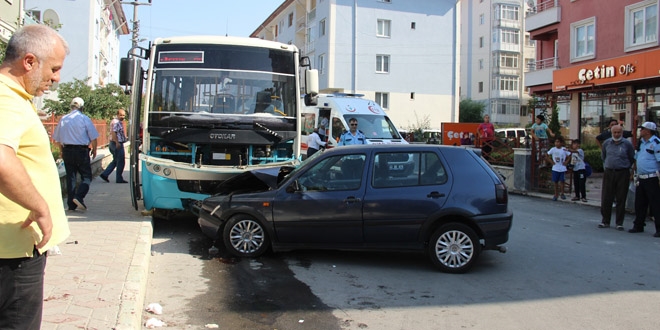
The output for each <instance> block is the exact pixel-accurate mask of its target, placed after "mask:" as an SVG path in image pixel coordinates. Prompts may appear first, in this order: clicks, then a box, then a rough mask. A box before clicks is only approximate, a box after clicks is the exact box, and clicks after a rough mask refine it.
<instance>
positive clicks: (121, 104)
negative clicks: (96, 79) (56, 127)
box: [44, 78, 131, 119]
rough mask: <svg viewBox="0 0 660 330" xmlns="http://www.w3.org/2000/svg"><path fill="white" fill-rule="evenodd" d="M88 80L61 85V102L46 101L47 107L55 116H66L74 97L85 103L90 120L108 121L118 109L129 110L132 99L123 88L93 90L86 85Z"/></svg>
mask: <svg viewBox="0 0 660 330" xmlns="http://www.w3.org/2000/svg"><path fill="white" fill-rule="evenodd" d="M88 80H89V78H87V79H85V80H81V79H74V81H73V82H71V83H62V84H60V85H59V88H58V97H59V100H45V101H44V103H45V107H46V108H48V109H49V110H50V112H52V113H53V114H55V115H64V114H66V113H68V112H69V111H70V110H71V108H70V104H71V100H72V99H73V98H74V97H80V98H82V99H83V101H85V106H84V112H85V114H86V115H88V116H89V117H90V118H94V119H108V118H112V116H114V115H115V114H116V112H117V109H119V108H124V109H128V106H129V105H130V104H131V99H130V96H129V95H126V94H125V93H124V90H123V89H122V88H121V86H119V85H117V84H108V85H106V86H99V85H96V86H95V87H96V88H95V89H92V87H90V86H89V85H87V83H86V82H87V81H88Z"/></svg>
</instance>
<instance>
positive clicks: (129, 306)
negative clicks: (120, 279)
mask: <svg viewBox="0 0 660 330" xmlns="http://www.w3.org/2000/svg"><path fill="white" fill-rule="evenodd" d="M144 218H145V219H144V220H143V221H142V227H141V228H140V237H139V238H138V241H137V242H136V245H135V251H134V253H133V260H132V261H131V265H130V266H129V269H128V274H127V276H126V283H125V284H124V287H123V289H122V292H121V299H120V301H121V303H120V304H121V305H120V306H119V315H118V316H117V324H116V326H115V327H114V329H115V330H134V329H141V328H142V311H143V309H144V308H143V306H144V299H145V296H146V290H147V278H148V276H149V257H150V256H151V243H152V238H153V226H152V223H151V217H144Z"/></svg>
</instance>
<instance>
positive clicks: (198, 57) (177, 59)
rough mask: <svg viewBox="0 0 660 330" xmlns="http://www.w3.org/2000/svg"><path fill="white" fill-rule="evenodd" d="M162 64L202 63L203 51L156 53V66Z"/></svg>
mask: <svg viewBox="0 0 660 330" xmlns="http://www.w3.org/2000/svg"><path fill="white" fill-rule="evenodd" d="M162 63H204V52H203V51H176V52H175V51H171V52H158V64H162Z"/></svg>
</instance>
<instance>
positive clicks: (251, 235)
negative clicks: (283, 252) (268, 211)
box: [222, 214, 270, 258]
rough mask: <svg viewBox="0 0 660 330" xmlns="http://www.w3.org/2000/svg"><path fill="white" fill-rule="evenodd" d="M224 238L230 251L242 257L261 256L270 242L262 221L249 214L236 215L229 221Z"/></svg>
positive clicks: (223, 233) (224, 231)
mask: <svg viewBox="0 0 660 330" xmlns="http://www.w3.org/2000/svg"><path fill="white" fill-rule="evenodd" d="M222 240H223V241H224V244H225V247H226V248H227V250H228V251H229V253H231V254H233V255H235V256H237V257H242V258H254V257H258V256H261V255H262V254H264V253H265V252H266V250H267V249H268V245H269V244H270V241H269V239H268V235H267V233H266V230H265V229H264V227H263V226H262V225H261V223H260V222H259V221H258V220H256V219H255V218H254V217H252V216H250V215H247V214H238V215H235V216H233V217H231V218H230V219H229V221H227V224H226V225H225V227H224V230H223V232H222Z"/></svg>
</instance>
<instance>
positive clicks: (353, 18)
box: [251, 0, 460, 129]
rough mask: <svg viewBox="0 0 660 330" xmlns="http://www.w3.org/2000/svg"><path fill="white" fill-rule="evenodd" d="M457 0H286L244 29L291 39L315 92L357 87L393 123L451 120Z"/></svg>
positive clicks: (454, 115)
mask: <svg viewBox="0 0 660 330" xmlns="http://www.w3.org/2000/svg"><path fill="white" fill-rule="evenodd" d="M459 5H460V2H459V1H457V0H286V1H284V2H283V3H282V5H280V7H278V8H277V9H276V10H275V11H274V12H273V13H272V14H271V15H270V16H269V17H268V18H266V20H264V22H263V23H262V24H261V25H260V26H259V27H257V28H256V29H255V31H254V32H253V33H252V34H251V36H252V37H258V38H262V39H267V40H275V41H279V42H283V43H288V44H294V45H296V46H297V47H298V48H299V49H300V50H301V53H302V55H304V56H308V57H310V59H311V60H312V63H313V67H314V68H316V69H318V70H319V78H320V81H319V84H320V87H321V89H322V91H323V92H326V93H331V92H343V93H356V94H364V95H365V97H367V98H370V99H373V100H375V101H376V102H378V104H380V105H381V107H383V109H385V111H386V112H387V115H388V116H389V117H390V118H391V119H392V121H393V122H394V123H395V124H396V125H397V126H398V127H399V128H404V129H405V128H410V127H417V126H416V125H417V124H418V123H420V122H423V121H424V120H425V119H428V121H429V123H430V125H431V127H433V128H440V125H441V123H443V122H455V121H458V102H459V99H458V97H457V95H458V66H459V60H460V59H459V55H458V54H459V48H458V30H457V26H458V20H459V16H458V9H457V8H459V7H460V6H459Z"/></svg>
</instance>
